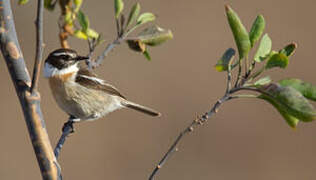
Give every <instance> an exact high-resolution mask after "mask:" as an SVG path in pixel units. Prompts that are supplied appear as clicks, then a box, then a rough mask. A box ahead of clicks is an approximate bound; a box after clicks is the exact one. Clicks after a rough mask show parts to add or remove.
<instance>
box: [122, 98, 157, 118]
mask: <svg viewBox="0 0 316 180" xmlns="http://www.w3.org/2000/svg"><path fill="white" fill-rule="evenodd" d="M122 105H123V106H125V107H127V108H130V109H134V110H136V111H139V112H142V113H145V114H148V115H150V116H160V115H161V114H160V113H159V112H158V111H155V110H153V109H151V108H148V107H145V106H142V105H139V104H136V103H133V102H130V101H123V102H122Z"/></svg>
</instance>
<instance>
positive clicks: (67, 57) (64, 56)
mask: <svg viewBox="0 0 316 180" xmlns="http://www.w3.org/2000/svg"><path fill="white" fill-rule="evenodd" d="M60 58H61V59H63V60H66V61H68V60H72V57H71V56H69V55H61V56H60Z"/></svg>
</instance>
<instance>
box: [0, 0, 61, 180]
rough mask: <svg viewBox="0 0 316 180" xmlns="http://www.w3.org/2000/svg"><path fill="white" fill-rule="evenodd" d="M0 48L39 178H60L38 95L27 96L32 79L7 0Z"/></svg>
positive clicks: (0, 16) (1, 3) (0, 7)
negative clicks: (38, 169)
mask: <svg viewBox="0 0 316 180" xmlns="http://www.w3.org/2000/svg"><path fill="white" fill-rule="evenodd" d="M39 3H40V2H39ZM0 48H1V52H2V55H3V57H4V59H5V62H6V64H7V67H8V71H9V73H10V75H11V79H12V81H13V84H14V86H15V90H16V93H17V95H18V98H19V101H20V104H21V108H22V110H23V114H24V119H25V122H26V125H27V128H28V133H29V136H30V139H31V142H32V146H33V149H34V152H35V155H36V158H37V162H38V164H39V167H40V171H41V174H42V177H43V179H45V180H48V179H49V180H51V179H53V180H56V179H61V177H60V176H59V174H58V173H59V171H58V163H57V162H56V158H55V155H54V153H53V149H52V146H51V143H50V141H49V138H48V134H47V131H46V127H45V122H44V118H43V114H42V111H41V108H40V95H39V94H38V93H37V92H34V94H33V95H32V94H31V93H30V88H31V79H30V76H29V73H28V71H27V68H26V66H25V62H24V58H23V55H22V52H21V50H20V45H19V42H18V39H17V35H16V31H15V25H14V21H13V16H12V10H11V5H10V1H9V0H0Z"/></svg>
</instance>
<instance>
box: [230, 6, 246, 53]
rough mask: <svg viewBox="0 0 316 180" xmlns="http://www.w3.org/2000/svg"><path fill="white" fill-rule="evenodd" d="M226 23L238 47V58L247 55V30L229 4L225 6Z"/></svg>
mask: <svg viewBox="0 0 316 180" xmlns="http://www.w3.org/2000/svg"><path fill="white" fill-rule="evenodd" d="M225 10H226V15H227V19H228V23H229V25H230V28H231V30H232V32H233V35H234V38H235V42H236V45H237V48H238V53H239V59H243V58H245V57H247V56H248V52H249V50H250V48H251V43H250V40H249V36H248V32H247V30H246V28H245V27H244V25H243V24H242V22H241V20H240V19H239V17H238V15H237V14H236V13H235V11H234V10H233V9H231V7H230V6H228V5H226V6H225Z"/></svg>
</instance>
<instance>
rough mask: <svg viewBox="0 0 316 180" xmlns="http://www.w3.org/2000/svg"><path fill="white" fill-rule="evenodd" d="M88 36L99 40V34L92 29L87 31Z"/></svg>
mask: <svg viewBox="0 0 316 180" xmlns="http://www.w3.org/2000/svg"><path fill="white" fill-rule="evenodd" d="M87 35H88V37H89V38H92V39H98V37H99V33H97V32H96V31H95V30H93V29H91V28H89V29H87Z"/></svg>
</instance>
